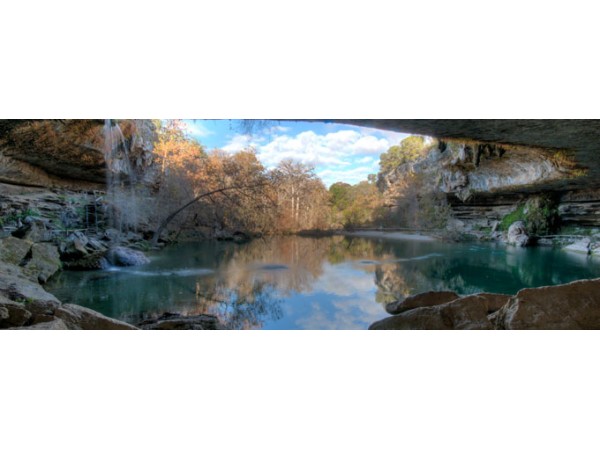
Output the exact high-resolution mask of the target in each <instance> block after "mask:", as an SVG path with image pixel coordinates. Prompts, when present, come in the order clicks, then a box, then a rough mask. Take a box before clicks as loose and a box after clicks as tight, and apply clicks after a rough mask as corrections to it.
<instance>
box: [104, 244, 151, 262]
mask: <svg viewBox="0 0 600 450" xmlns="http://www.w3.org/2000/svg"><path fill="white" fill-rule="evenodd" d="M106 259H107V260H108V261H109V262H110V263H111V264H113V265H115V266H123V267H125V266H141V265H142V264H147V263H149V262H150V260H149V259H148V257H147V256H146V255H144V253H143V252H141V251H139V250H133V249H130V248H127V247H115V248H112V249H110V250H109V251H108V253H107V254H106Z"/></svg>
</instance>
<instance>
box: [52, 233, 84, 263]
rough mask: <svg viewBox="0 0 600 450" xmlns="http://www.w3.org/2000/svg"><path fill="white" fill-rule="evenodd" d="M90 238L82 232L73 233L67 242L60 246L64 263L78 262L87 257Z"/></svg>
mask: <svg viewBox="0 0 600 450" xmlns="http://www.w3.org/2000/svg"><path fill="white" fill-rule="evenodd" d="M88 242H89V241H88V238H87V236H86V235H85V234H83V233H82V232H81V231H75V232H74V233H71V234H70V235H69V236H68V237H67V239H66V241H64V242H62V243H61V244H60V248H59V251H60V256H61V259H62V260H64V261H70V260H76V259H80V258H84V257H86V256H87V255H88V254H89V252H88V250H87V249H86V245H87V244H88Z"/></svg>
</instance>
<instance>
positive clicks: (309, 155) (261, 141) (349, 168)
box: [223, 126, 405, 185]
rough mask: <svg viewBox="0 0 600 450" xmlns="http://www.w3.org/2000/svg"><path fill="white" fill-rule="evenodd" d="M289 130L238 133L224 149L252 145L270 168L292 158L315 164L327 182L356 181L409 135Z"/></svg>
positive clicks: (276, 128) (362, 130)
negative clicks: (385, 153) (383, 154)
mask: <svg viewBox="0 0 600 450" xmlns="http://www.w3.org/2000/svg"><path fill="white" fill-rule="evenodd" d="M288 131H289V128H286V127H281V126H274V127H271V128H270V129H269V130H268V133H267V134H265V133H262V134H261V135H260V136H254V135H253V136H250V135H245V134H237V135H235V136H233V137H232V138H231V139H230V141H229V142H228V143H227V145H225V146H224V147H223V150H225V151H226V152H231V153H234V152H237V151H240V150H243V149H244V148H248V147H249V146H252V147H254V148H256V150H257V154H258V157H259V159H260V160H261V162H262V163H263V164H264V165H265V166H266V167H267V168H273V167H275V166H277V164H279V162H281V161H282V160H284V159H290V158H291V159H294V160H296V161H300V162H302V163H305V164H313V165H315V166H316V167H317V174H318V175H319V176H320V177H321V178H322V179H323V181H324V182H325V184H326V185H330V184H332V183H334V182H336V181H344V182H347V183H351V184H355V183H358V182H359V181H362V180H364V179H366V178H367V175H369V174H371V173H374V172H377V168H378V162H379V155H380V154H381V153H383V152H385V151H387V150H388V148H390V147H391V146H392V145H394V144H396V143H397V142H399V140H401V139H402V137H403V136H405V135H401V134H400V133H387V135H386V136H389V137H390V138H393V140H390V139H388V138H387V137H381V136H382V135H383V134H382V133H381V132H379V131H378V130H372V129H368V128H360V127H352V129H344V130H340V131H335V132H330V133H327V134H317V133H315V132H314V131H303V132H301V133H298V134H296V135H295V136H293V135H289V134H285V133H286V132H288ZM377 133H379V135H377ZM269 134H270V136H269Z"/></svg>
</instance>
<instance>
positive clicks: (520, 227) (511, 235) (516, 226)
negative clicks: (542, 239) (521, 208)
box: [506, 220, 529, 247]
mask: <svg viewBox="0 0 600 450" xmlns="http://www.w3.org/2000/svg"><path fill="white" fill-rule="evenodd" d="M506 240H507V243H508V244H511V245H515V246H517V247H526V246H527V245H529V236H528V235H527V229H526V228H525V222H523V221H521V220H519V221H517V222H514V223H513V224H512V225H511V226H510V227H508V234H507V237H506Z"/></svg>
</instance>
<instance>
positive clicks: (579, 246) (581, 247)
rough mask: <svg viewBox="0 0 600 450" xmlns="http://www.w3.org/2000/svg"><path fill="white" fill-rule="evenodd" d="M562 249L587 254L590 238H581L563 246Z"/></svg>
mask: <svg viewBox="0 0 600 450" xmlns="http://www.w3.org/2000/svg"><path fill="white" fill-rule="evenodd" d="M563 250H566V251H568V252H577V253H584V254H586V255H587V254H589V253H590V240H589V239H588V238H584V239H581V240H579V241H577V242H574V243H573V244H571V245H567V246H566V247H563Z"/></svg>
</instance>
